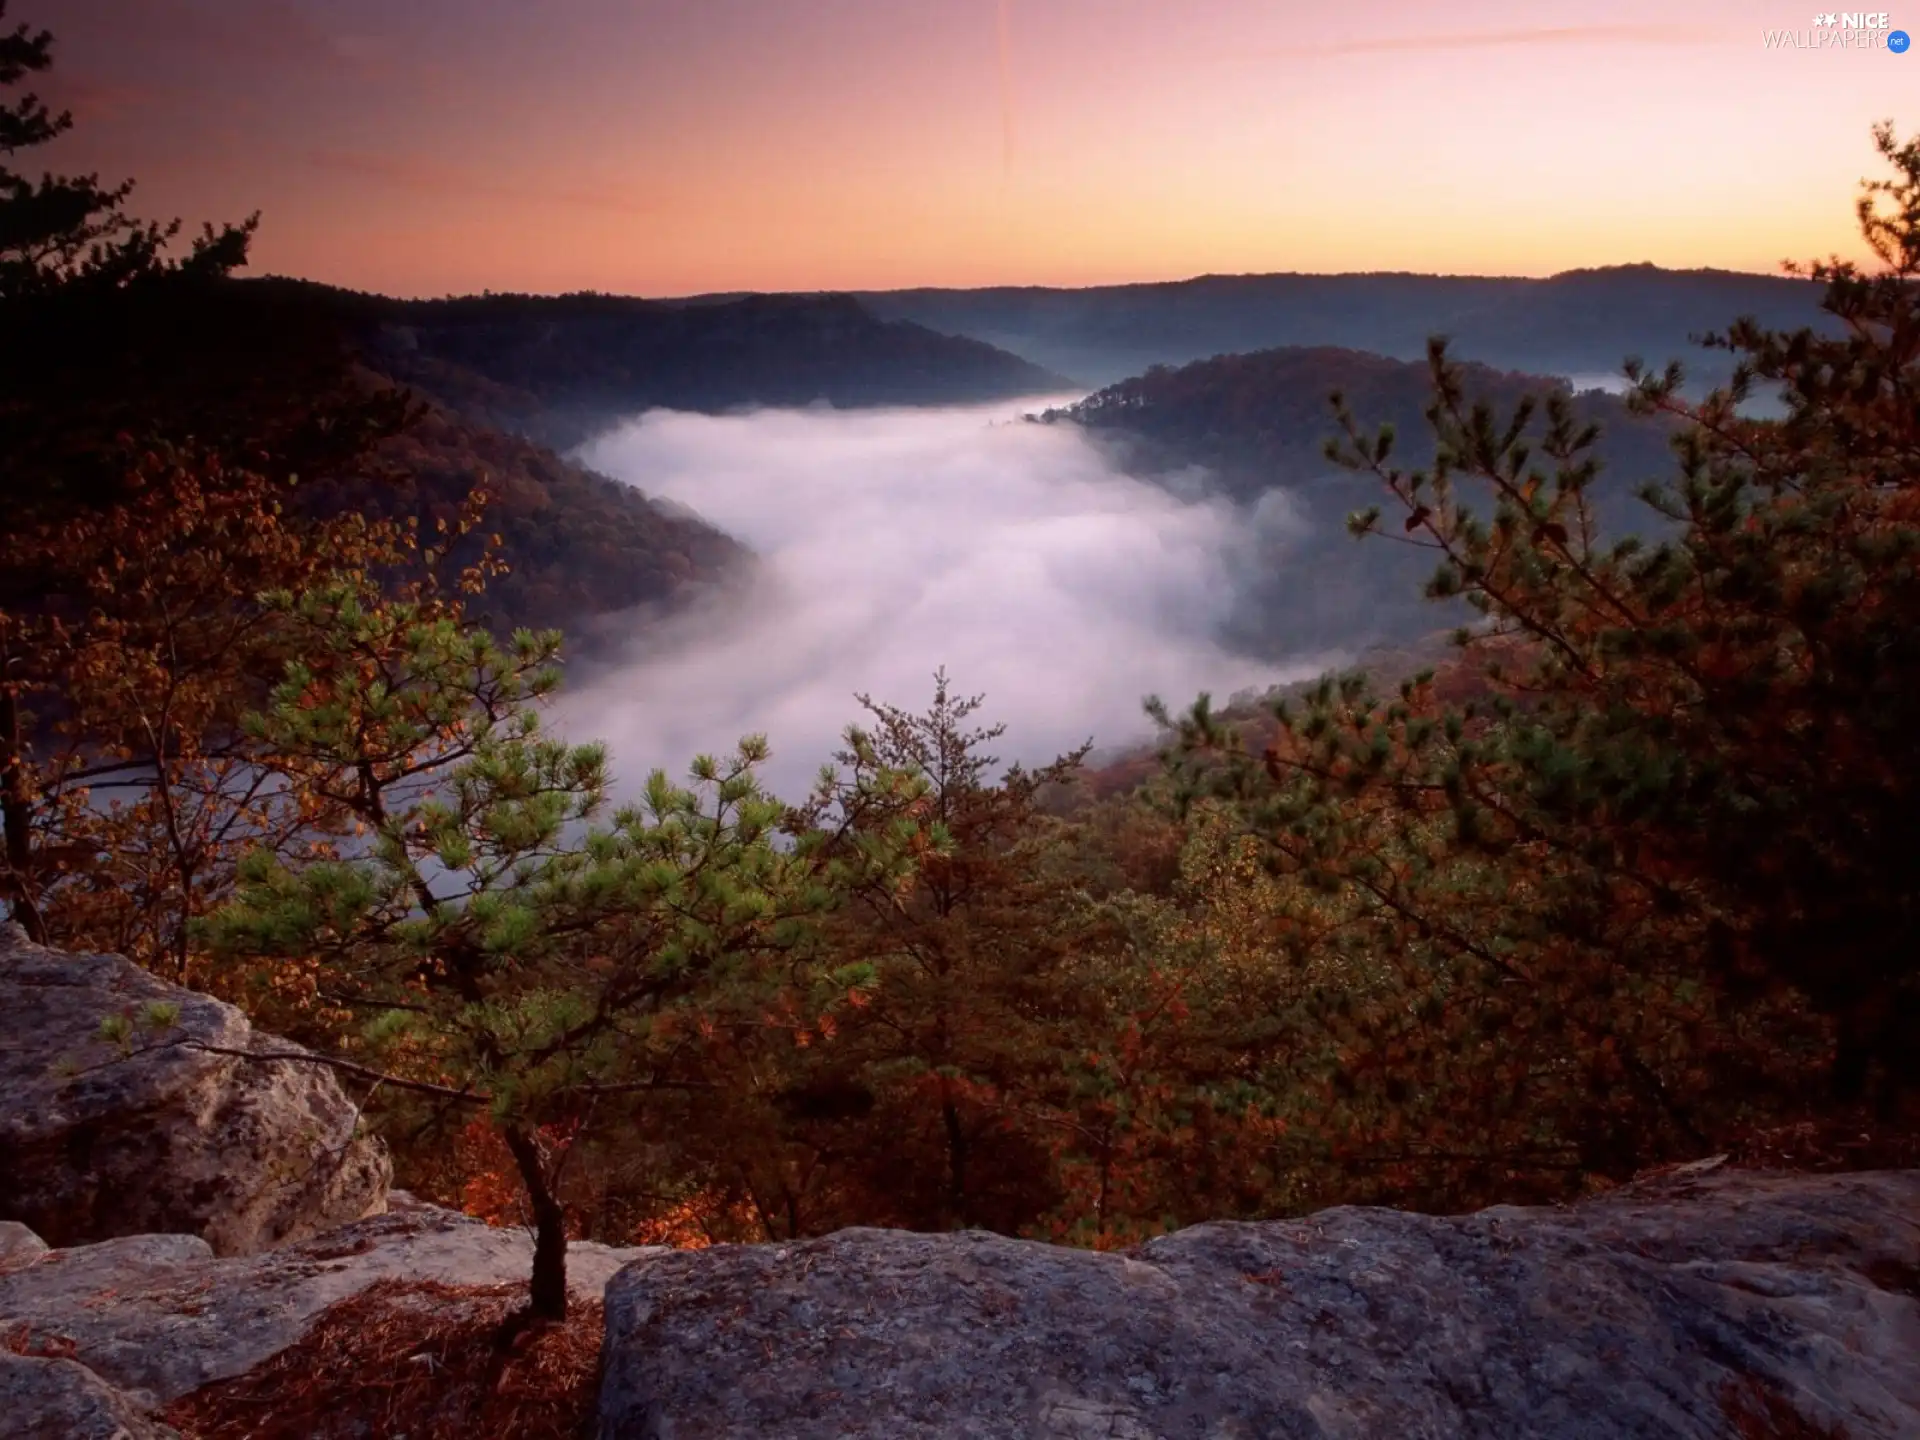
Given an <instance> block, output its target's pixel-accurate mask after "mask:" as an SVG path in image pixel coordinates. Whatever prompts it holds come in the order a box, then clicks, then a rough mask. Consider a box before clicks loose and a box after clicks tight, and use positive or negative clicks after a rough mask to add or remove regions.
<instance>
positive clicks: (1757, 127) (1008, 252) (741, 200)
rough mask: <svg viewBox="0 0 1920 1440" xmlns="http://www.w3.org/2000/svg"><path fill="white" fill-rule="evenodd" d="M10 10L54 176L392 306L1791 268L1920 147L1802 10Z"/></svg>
mask: <svg viewBox="0 0 1920 1440" xmlns="http://www.w3.org/2000/svg"><path fill="white" fill-rule="evenodd" d="M14 9H15V10H16V11H18V12H19V18H20V19H22V20H25V21H28V22H29V23H39V24H48V25H51V26H53V27H54V28H55V30H56V34H57V36H58V37H59V40H60V49H59V51H58V58H59V69H58V70H57V72H56V74H55V75H54V76H52V77H49V79H50V83H48V84H47V85H46V86H45V87H43V88H45V89H46V90H47V92H48V95H49V98H50V99H52V100H54V101H56V102H63V103H66V104H69V105H71V106H72V108H73V109H74V111H75V113H76V119H77V120H78V121H79V126H78V129H77V130H76V133H75V135H74V136H72V137H70V138H68V139H67V140H65V141H62V142H61V145H60V148H59V150H58V152H57V153H55V155H54V157H53V158H54V160H55V162H56V163H57V164H59V165H60V166H61V168H65V169H86V170H95V169H97V170H99V171H100V172H101V173H102V174H103V175H104V176H107V177H118V176H121V175H133V176H136V177H138V178H139V179H140V182H141V190H140V194H139V196H138V200H139V205H140V208H141V210H142V211H143V212H145V213H152V214H175V213H177V214H181V215H184V216H187V217H188V218H189V221H190V223H194V222H197V221H198V220H200V219H202V218H228V217H234V216H238V215H243V214H246V213H249V212H251V211H253V210H255V209H259V210H261V211H263V212H264V226H263V229H262V232H261V236H260V240H259V242H258V245H257V248H256V252H255V254H256V269H257V270H260V271H266V272H276V273H283V274H294V275H302V276H308V277H311V278H315V279H320V280H325V281H330V282H333V283H337V284H344V285H350V286H354V287H357V288H363V289H373V290H381V291H386V292H389V293H397V294H406V295H420V294H428V295H432V294H445V293H451V292H461V291H471V290H479V289H487V288H491V289H496V290H530V291H560V290H577V289H598V290H611V291H623V292H630V293H640V294H656V295H659V294H686V293H697V292H707V291H728V290H783V289H887V288H895V287H905V286H914V285H959V286H965V285H988V284H1030V285H1031V284H1041V285H1086V284H1099V283H1112V282H1121V281H1133V280H1154V279H1173V278H1181V277H1184V276H1189V275H1194V274H1202V273H1239V272H1253V271H1275V270H1294V271H1353V270H1412V271H1422V272H1437V273H1477V274H1517V275H1545V274H1551V273H1553V272H1555V271H1559V270H1564V269H1570V268H1575V267H1580V266H1591V265H1605V264H1618V263H1625V262H1632V261H1641V260H1648V261H1653V262H1654V263H1657V264H1661V265H1667V266H1674V267H1695V266H1716V267H1720V268H1726V269H1735V270H1754V271H1773V270H1776V269H1777V268H1778V265H1779V263H1780V262H1781V261H1782V260H1783V259H1786V258H1788V257H1794V258H1807V257H1810V256H1813V255H1822V254H1827V253H1830V252H1832V251H1834V250H1836V249H1837V250H1840V251H1841V252H1843V253H1848V254H1853V253H1857V252H1856V247H1855V236H1854V231H1853V225H1852V205H1853V197H1854V194H1855V187H1856V184H1857V181H1858V179H1859V178H1860V177H1861V176H1862V175H1863V174H1866V173H1869V172H1871V171H1872V168H1873V164H1874V159H1875V157H1874V156H1873V155H1872V152H1871V148H1870V144H1869V139H1868V128H1869V126H1870V124H1871V123H1872V122H1873V121H1874V120H1876V119H1881V118H1892V119H1894V120H1896V122H1899V123H1902V124H1903V125H1904V126H1906V127H1908V128H1911V127H1913V126H1914V125H1920V106H1915V105H1913V104H1911V103H1909V104H1908V105H1907V106H1906V109H1907V111H1908V112H1909V113H1908V114H1906V115H1902V114H1901V113H1900V108H1899V106H1900V102H1901V101H1902V100H1907V101H1909V102H1910V101H1911V99H1912V97H1914V96H1920V84H1916V81H1920V58H1916V57H1914V56H1912V55H1911V54H1909V55H1906V56H1896V55H1890V54H1888V53H1886V52H1884V51H1881V52H1879V53H1845V54H1843V53H1816V52H1805V51H1794V50H1790V49H1775V50H1769V49H1767V48H1766V45H1765V42H1764V32H1765V31H1766V30H1769V29H1783V30H1793V29H1795V28H1796V27H1804V26H1805V24H1806V16H1805V15H1804V14H1803V13H1802V12H1801V11H1800V10H1798V9H1795V8H1792V7H1791V6H1790V5H1789V4H1787V3H1786V0H1705V3H1702V4H1698V5H1693V6H1689V7H1687V8H1686V10H1685V11H1684V19H1681V20H1676V19H1675V18H1674V17H1675V15H1676V13H1677V12H1676V11H1675V9H1674V7H1672V6H1670V5H1667V4H1664V3H1662V4H1653V3H1649V0H1627V3H1622V4H1616V5H1609V6H1606V7H1604V10H1602V8H1601V7H1598V6H1595V5H1591V4H1586V5H1582V4H1574V3H1568V0H1539V3H1533V4H1517V3H1507V0H1468V3H1465V4H1462V5H1458V6H1455V7H1451V8H1450V9H1449V10H1448V11H1446V12H1445V13H1444V14H1437V13H1436V12H1435V11H1434V9H1433V7H1431V6H1430V5H1424V4H1416V3H1413V0H1390V3H1382V4H1380V5H1377V6H1374V7H1370V8H1369V9H1367V10H1365V11H1362V12H1345V13H1341V12H1336V11H1335V10H1334V8H1333V7H1328V6H1322V5H1318V4H1315V5H1311V6H1308V5H1302V4H1284V3H1259V4H1256V3H1254V0H1213V3H1196V4H1191V5H1187V6H1181V7H1175V6H1174V5H1172V4H1170V3H1166V0H1048V3H1043V0H925V3H917V4H914V5H908V6H901V5H898V4H897V3H891V4H890V3H886V0H835V3H832V4H828V5H818V4H811V3H799V0H702V3H701V4H700V5H697V6H696V5H690V4H686V3H681V0H568V3H566V4H564V5H554V6H550V7H541V9H542V10H543V11H544V12H547V13H545V14H544V15H543V16H535V15H534V14H533V13H532V10H531V8H529V9H528V10H525V11H521V10H517V9H516V8H515V7H507V6H499V5H482V4H468V3H464V0H461V3H456V0H414V3H411V4H409V5H408V6H406V7H395V6H391V5H377V4H374V3H372V0H332V3H327V4H321V3H312V0H59V3H58V5H55V6H51V7H49V5H48V4H47V0H38V3H35V0H17V3H16V5H15V6H14ZM50 10H51V11H52V12H54V13H49V11H50ZM1776 11H1777V12H1778V13H1777V14H1776V13H1774V12H1776ZM1893 19H1894V22H1895V24H1900V23H1902V22H1903V21H1905V22H1907V23H1908V28H1910V29H1914V30H1920V12H1916V13H1915V14H1914V15H1913V16H1910V17H1908V16H1902V15H1901V14H1898V13H1895V14H1894V16H1893Z"/></svg>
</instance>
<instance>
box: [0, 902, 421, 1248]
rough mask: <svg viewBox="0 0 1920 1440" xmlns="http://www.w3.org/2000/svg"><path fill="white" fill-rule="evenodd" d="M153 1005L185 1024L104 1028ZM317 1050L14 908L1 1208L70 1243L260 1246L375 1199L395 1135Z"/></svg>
mask: <svg viewBox="0 0 1920 1440" xmlns="http://www.w3.org/2000/svg"><path fill="white" fill-rule="evenodd" d="M154 1007H160V1009H162V1010H164V1011H165V1012H166V1013H167V1014H168V1015H169V1017H170V1023H169V1024H168V1025H167V1026H166V1028H165V1030H164V1032H160V1031H153V1032H151V1033H146V1034H143V1033H141V1032H139V1031H137V1030H136V1037H137V1038H139V1039H140V1040H141V1041H143V1042H145V1041H148V1040H151V1041H153V1042H156V1043H150V1044H149V1043H140V1044H136V1045H134V1046H132V1047H130V1048H129V1047H124V1046H122V1045H120V1044H117V1043H114V1042H112V1041H110V1040H109V1039H107V1038H106V1037H105V1036H104V1035H103V1033H102V1029H101V1026H102V1022H103V1021H108V1020H112V1019H122V1020H126V1021H128V1022H130V1023H131V1022H134V1021H137V1020H138V1019H139V1018H140V1017H141V1015H142V1014H143V1013H145V1014H147V1015H149V1016H151V1015H153V1014H154V1013H156V1012H155V1009H154ZM305 1053H306V1052H304V1051H302V1050H301V1049H300V1048H299V1047H298V1046H296V1045H292V1044H289V1043H288V1042H286V1041H284V1040H280V1039H277V1038H275V1037H273V1036H268V1035H260V1034H257V1033H256V1032H255V1031H254V1029H253V1027H252V1026H251V1025H249V1024H248V1023H247V1018H246V1017H245V1016H244V1015H242V1014H241V1013H240V1012H239V1011H238V1010H236V1009H234V1007H233V1006H231V1005H224V1004H222V1003H221V1002H220V1001H218V1000H215V999H213V998H211V997H210V996H206V995H201V994H199V993H197V992H195V991H192V990H183V989H181V988H180V987H178V986H174V985H168V984H166V983H165V982H164V981H161V980H158V979H156V978H155V977H153V976H152V975H149V974H148V973H147V972H146V971H144V970H142V969H140V968H139V967H138V966H136V965H132V964H129V963H128V962H127V961H126V960H123V959H121V958H120V957H119V956H117V955H74V954H69V953H67V952H65V951H60V950H49V949H45V948H43V947H41V946H39V945H35V944H33V943H31V942H30V941H29V940H28V939H27V937H26V935H25V934H24V933H23V932H22V931H21V930H20V928H19V927H18V926H16V925H12V924H0V1220H13V1221H18V1222H20V1223H22V1224H24V1225H27V1226H30V1227H31V1228H32V1229H33V1230H34V1231H36V1232H37V1233H38V1234H39V1235H40V1236H41V1237H42V1238H43V1239H45V1240H47V1241H49V1242H50V1243H52V1244H55V1245H77V1244H84V1243H86V1242H89V1241H96V1240H106V1239H109V1238H111V1237H114V1236H118V1235H140V1234H148V1233H181V1234H192V1235H199V1236H201V1237H203V1238H204V1239H205V1240H206V1241H207V1243H208V1244H209V1245H211V1246H212V1247H213V1249H214V1250H215V1251H216V1252H218V1253H220V1254H222V1255H251V1254H254V1253H256V1252H258V1251H261V1250H265V1249H268V1248H270V1247H271V1246H274V1245H278V1244H283V1243H286V1242H288V1241H298V1240H302V1239H305V1238H307V1237H309V1236H313V1235H317V1234H320V1233H322V1232H323V1231H326V1230H330V1229H333V1228H334V1227H335V1226H338V1225H342V1224H345V1223H347V1222H348V1221H352V1220H357V1219H359V1218H360V1217H362V1216H364V1215H367V1214H371V1213H377V1212H378V1211H379V1210H380V1209H381V1208H382V1206H383V1203H384V1197H385V1195H386V1192H387V1185H388V1183H389V1181H390V1179H391V1176H392V1166H391V1164H390V1162H389V1160H388V1158H387V1153H386V1150H385V1147H383V1146H382V1145H381V1144H380V1143H379V1142H378V1141H376V1140H371V1139H368V1138H365V1137H363V1136H362V1135H360V1133H359V1121H360V1113H359V1110H358V1109H357V1108H356V1107H355V1106H354V1105H353V1103H352V1102H351V1101H349V1100H348V1098H347V1096H346V1094H345V1093H344V1092H343V1091H342V1090H341V1088H340V1086H339V1084H338V1083H337V1082H336V1081H335V1079H334V1077H333V1075H332V1074H331V1073H330V1072H329V1071H328V1070H327V1069H325V1068H324V1067H322V1066H319V1065H316V1064H313V1063H311V1062H310V1061H306V1060H304V1059H302V1058H300V1057H303V1056H304V1055H305ZM267 1054H272V1055H275V1056H287V1057H293V1058H287V1059H275V1060H270V1061H269V1060H264V1059H260V1058H254V1057H259V1056H263V1055H267Z"/></svg>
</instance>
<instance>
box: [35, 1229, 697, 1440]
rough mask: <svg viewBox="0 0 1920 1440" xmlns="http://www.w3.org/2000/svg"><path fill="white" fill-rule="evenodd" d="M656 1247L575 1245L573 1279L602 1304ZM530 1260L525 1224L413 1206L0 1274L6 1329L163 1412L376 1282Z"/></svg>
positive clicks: (517, 1271)
mask: <svg viewBox="0 0 1920 1440" xmlns="http://www.w3.org/2000/svg"><path fill="white" fill-rule="evenodd" d="M662 1253H666V1252H663V1251H657V1250H649V1249H626V1250H622V1249H615V1248H612V1247H609V1246H605V1245H594V1244H587V1243H578V1244H574V1245H571V1246H569V1247H568V1251H567V1278H568V1282H569V1284H570V1285H571V1287H572V1289H573V1291H574V1293H575V1294H577V1295H579V1296H581V1297H582V1298H588V1299H596V1300H597V1299H599V1298H600V1293H601V1290H602V1289H603V1288H604V1287H605V1285H606V1283H607V1281H608V1280H609V1279H610V1278H611V1277H612V1276H613V1275H614V1274H615V1272H617V1271H619V1270H620V1269H621V1267H622V1266H626V1265H630V1264H631V1263H633V1262H634V1261H636V1260H642V1259H645V1258H646V1257H648V1256H652V1255H656V1254H662ZM532 1266H533V1241H532V1238H531V1237H530V1236H529V1235H528V1234H527V1233H526V1232H525V1231H519V1230H500V1229H494V1228H493V1227H491V1226H488V1225H484V1224H482V1223H481V1222H480V1221H478V1220H470V1219H468V1218H466V1217H465V1216H462V1215H458V1214H455V1213H454V1212H452V1211H449V1210H442V1209H439V1208H437V1207H434V1206H429V1205H418V1204H416V1205H415V1206H414V1207H413V1208H411V1209H408V1210H406V1211H403V1212H397V1213H395V1214H391V1215H382V1216H378V1217H376V1218H374V1219H371V1220H363V1221H360V1222H359V1223H357V1224H354V1225H348V1226H345V1227H343V1228H341V1229H338V1230H335V1231H333V1232H331V1233H330V1234H327V1235H324V1236H321V1237H319V1238H318V1239H315V1240H309V1241H305V1242H302V1243H301V1244H298V1245H290V1246H286V1247H284V1248H282V1249H279V1250H275V1251H272V1252H270V1253H268V1254H264V1255H255V1256H246V1257H236V1258H227V1259H220V1258H216V1257H215V1255H214V1254H213V1252H212V1250H211V1249H210V1248H209V1247H208V1245H207V1243H206V1242H205V1241H204V1240H201V1239H199V1238H198V1237H197V1236H192V1235H138V1236H128V1237H125V1238H122V1239H117V1240H108V1241H104V1242H102V1243H100V1244H97V1245H85V1246H80V1247H78V1248H76V1249H71V1250H55V1251H52V1252H51V1253H50V1254H47V1255H45V1256H43V1257H41V1258H40V1260H38V1261H37V1262H36V1263H34V1264H33V1265H31V1266H29V1267H27V1268H25V1269H21V1270H16V1271H12V1272H7V1273H0V1334H4V1333H6V1332H7V1330H8V1329H9V1327H12V1326H16V1325H18V1324H19V1323H20V1322H26V1323H27V1324H29V1325H30V1326H31V1327H32V1331H33V1334H34V1335H35V1336H36V1337H38V1338H40V1339H41V1340H43V1341H50V1342H51V1343H54V1344H57V1345H59V1346H60V1347H61V1348H62V1349H67V1348H68V1347H70V1353H71V1356H72V1358H73V1359H75V1360H77V1361H79V1362H80V1363H81V1364H83V1365H85V1366H86V1367H87V1368H88V1369H89V1370H90V1371H92V1372H94V1373H95V1374H97V1375H98V1376H99V1377H100V1378H101V1379H103V1380H105V1381H107V1382H109V1383H110V1384H112V1385H114V1386H116V1387H118V1388H119V1389H121V1390H125V1391H129V1392H133V1393H134V1395H135V1396H136V1397H137V1399H138V1400H140V1401H142V1402H145V1403H148V1404H150V1405H152V1406H153V1407H154V1408H157V1407H159V1406H162V1405H166V1404H168V1403H170V1402H171V1401H173V1400H175V1399H177V1398H178V1397H180V1396H182V1395H185V1394H187V1393H188V1392H189V1391H192V1390H197V1389H199V1388H200V1387H201V1386H202V1385H205V1384H208V1383H210V1382H212V1381H215V1380H225V1379H228V1378H230V1377H232V1376H235V1375H240V1374H244V1373H245V1372H246V1371H248V1370H250V1369H252V1368H253V1367H254V1366H256V1365H258V1364H260V1363H261V1362H263V1361H265V1360H267V1359H269V1358H271V1357H272V1356H274V1355H276V1354H278V1353H279V1352H280V1351H281V1350H283V1349H285V1348H286V1347H287V1346H289V1345H292V1344H294V1343H296V1342H297V1341H299V1340H300V1339H301V1338H302V1337H303V1336H305V1335H306V1334H307V1332H308V1331H309V1330H310V1329H312V1327H313V1324H314V1322H315V1321H316V1320H317V1319H318V1318H319V1316H320V1314H321V1313H322V1312H323V1311H324V1310H326V1308H327V1307H328V1306H330V1305H333V1304H335V1303H336V1302H338V1301H341V1300H346V1299H350V1298H352V1297H353V1296H355V1295H358V1294H359V1293H360V1292H361V1291H363V1290H365V1289H366V1288H367V1287H368V1286H370V1285H373V1284H374V1283H376V1282H377V1281H381V1280H392V1279H403V1280H426V1281H436V1282H438V1283H440V1284H444V1285H506V1284H514V1285H524V1284H526V1281H527V1277H528V1274H529V1273H530V1271H531V1269H532ZM0 1413H3V1412H0ZM6 1433H7V1432H6V1431H5V1428H4V1426H3V1425H0V1435H3V1434H6Z"/></svg>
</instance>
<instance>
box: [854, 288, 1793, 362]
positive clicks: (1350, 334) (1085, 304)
mask: <svg viewBox="0 0 1920 1440" xmlns="http://www.w3.org/2000/svg"><path fill="white" fill-rule="evenodd" d="M1819 296H1820V290H1819V288H1818V287H1817V286H1815V285H1813V284H1811V283H1810V282H1807V281H1804V280H1795V279H1789V278H1782V277H1775V276H1767V275H1749V274H1742V273H1738V272H1733V271H1725V270H1663V269H1659V268H1657V267H1655V266H1652V265H1621V266H1613V267H1608V268H1604V269H1596V270H1571V271H1567V272H1566V273H1564V274H1560V275H1555V276H1553V277H1552V278H1550V279H1546V280H1533V279H1521V278H1510V277H1479V276H1454V275H1408V274H1386V273H1382V274H1350V275H1298V274H1280V275H1205V276H1200V277H1198V278H1196V279H1192V280H1180V281H1171V282H1167V283H1163V284H1143V285H1103V286H1093V287H1089V288H1087V289H1082V290H1062V289H1047V288H1042V287H1005V288H998V289H982V290H893V291H883V292H873V293H868V294H864V295H862V296H861V297H860V298H861V299H862V300H863V301H864V303H866V305H867V306H868V307H869V308H870V309H872V310H873V311H874V313H875V314H877V315H880V316H883V317H886V318H889V319H898V320H911V321H915V322H917V323H919V324H922V325H926V326H929V327H931V328H933V329H935V330H941V331H946V332H948V333H951V334H955V335H966V336H971V337H973V338H974V339H977V340H982V341H985V342H988V343H990V344H993V345H997V346H1001V347H1003V348H1005V349H1008V350H1011V351H1014V352H1015V353H1017V354H1020V355H1023V356H1025V357H1026V358H1027V359H1029V360H1032V361H1034V362H1035V363H1037V364H1040V365H1044V366H1046V367H1048V368H1049V369H1053V370H1058V371H1060V372H1062V373H1064V374H1068V375H1073V376H1076V377H1078V378H1079V379H1081V380H1084V381H1086V382H1087V383H1089V384H1096V385H1098V384H1110V383H1112V382H1114V381H1116V380H1119V379H1121V378H1123V377H1125V376H1128V375H1135V374H1138V373H1140V372H1141V371H1143V370H1146V369H1147V368H1148V367H1149V366H1152V365H1181V364H1185V363H1187V362H1189V361H1192V360H1200V359H1206V358H1207V357H1209V356H1213V355H1221V354H1229V353H1233V352H1243V351H1251V350H1264V349H1270V348H1272V347H1274V346H1283V345H1339V346H1346V347H1350V348H1353V349H1356V350H1368V351H1373V352H1375V353H1377V354H1381V355H1387V356H1390V357H1393V358H1396V359H1402V360H1417V359H1419V358H1420V357H1421V356H1422V355H1423V354H1424V353H1425V349H1426V342H1427V338H1428V337H1429V336H1431V335H1435V334H1444V335H1447V336H1449V337H1450V338H1452V339H1453V341H1454V342H1455V350H1456V353H1457V354H1459V355H1460V356H1461V357H1462V358H1464V359H1470V360H1478V361H1482V362H1484V363H1486V364H1489V365H1495V366H1499V367H1501V368H1505V369H1514V370H1528V371H1533V372H1537V373H1540V374H1555V375H1574V374H1595V373H1597V374H1613V373H1617V372H1618V370H1619V367H1620V363H1621V361H1622V360H1624V359H1625V358H1626V357H1627V356H1629V355H1639V356H1641V357H1642V358H1644V359H1646V360H1648V361H1650V362H1654V363H1659V364H1665V362H1666V361H1668V360H1670V359H1678V360H1682V361H1686V362H1690V368H1693V367H1694V366H1698V367H1699V368H1700V369H1701V372H1702V374H1703V376H1706V377H1711V376H1714V375H1717V373H1718V367H1719V365H1720V363H1721V362H1720V357H1718V356H1717V355H1709V354H1705V353H1703V352H1701V351H1699V350H1697V349H1696V348H1695V347H1694V346H1693V345H1692V343H1691V341H1690V339H1689V337H1690V336H1692V335H1696V334H1701V333H1705V332H1708V331H1712V330H1718V329H1722V328H1724V327H1725V326H1726V325H1727V323H1728V322H1729V321H1731V320H1733V319H1734V318H1735V317H1737V316H1740V315H1752V316H1755V317H1756V318H1758V319H1760V320H1761V321H1762V322H1763V323H1765V324H1767V325H1769V326H1773V327H1776V328H1781V329H1789V330H1790V329H1795V328H1798V327H1799V326H1802V325H1813V324H1816V323H1819V322H1820V321H1821V318H1822V317H1821V313H1820V311H1819V308H1818V302H1819Z"/></svg>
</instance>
